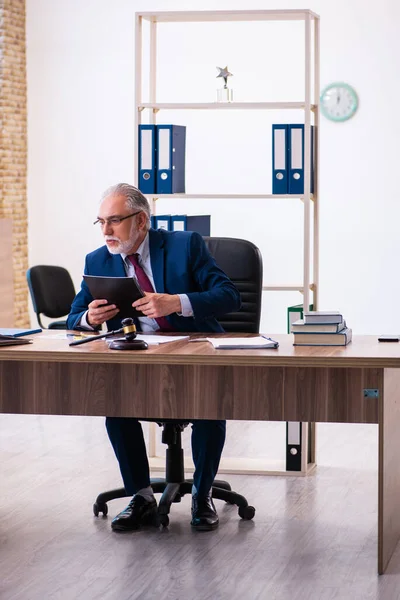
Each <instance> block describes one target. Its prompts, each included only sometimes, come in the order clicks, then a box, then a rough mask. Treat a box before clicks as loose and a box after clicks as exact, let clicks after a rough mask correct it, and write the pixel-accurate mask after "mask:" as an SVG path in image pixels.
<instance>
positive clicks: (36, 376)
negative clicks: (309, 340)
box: [0, 331, 400, 423]
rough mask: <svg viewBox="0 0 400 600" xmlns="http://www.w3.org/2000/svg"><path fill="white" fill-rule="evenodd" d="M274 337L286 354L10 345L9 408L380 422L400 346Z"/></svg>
mask: <svg viewBox="0 0 400 600" xmlns="http://www.w3.org/2000/svg"><path fill="white" fill-rule="evenodd" d="M192 337H199V336H198V335H195V336H192ZM228 337H233V336H232V335H228ZM274 337H275V338H276V339H278V340H279V342H280V347H279V349H278V350H214V348H212V346H211V344H209V343H208V342H196V343H189V342H188V341H187V340H182V341H177V342H173V343H170V344H165V345H159V346H155V347H150V348H149V350H144V351H134V352H130V351H115V350H109V349H108V346H107V344H106V342H105V341H101V340H96V341H94V342H91V343H89V344H85V345H82V346H77V347H74V348H70V347H69V346H68V340H67V339H60V333H59V332H58V333H53V332H48V331H46V332H43V333H41V334H37V335H34V336H32V339H33V344H31V345H29V346H16V347H5V348H0V411H1V412H9V413H32V414H67V415H93V416H98V415H104V416H106V415H108V416H113V415H119V416H136V417H142V418H145V417H147V418H148V417H158V418H183V419H190V418H192V419H193V418H207V419H222V418H224V419H234V420H241V419H244V420H271V421H307V422H346V423H378V406H379V403H378V401H377V396H376V394H374V393H372V394H371V395H370V393H369V392H368V393H367V394H366V393H365V390H381V391H382V389H383V369H384V368H385V367H400V346H399V348H398V349H397V348H394V345H390V344H379V343H378V341H377V340H376V338H374V337H372V336H365V337H359V338H357V337H356V338H355V339H354V340H353V342H352V344H350V346H348V347H346V348H341V347H294V346H293V345H292V336H291V335H282V336H279V335H278V336H274ZM396 350H397V352H396ZM399 373H400V371H399ZM378 395H379V392H378Z"/></svg>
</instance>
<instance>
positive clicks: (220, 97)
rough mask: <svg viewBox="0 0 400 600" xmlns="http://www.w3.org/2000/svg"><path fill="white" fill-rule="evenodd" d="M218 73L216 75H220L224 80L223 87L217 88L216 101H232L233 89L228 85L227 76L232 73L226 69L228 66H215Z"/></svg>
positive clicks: (230, 75)
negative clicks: (222, 67)
mask: <svg viewBox="0 0 400 600" xmlns="http://www.w3.org/2000/svg"><path fill="white" fill-rule="evenodd" d="M217 69H218V71H219V73H218V75H217V79H218V77H222V79H223V80H224V87H223V88H218V89H217V102H233V90H232V88H229V87H228V77H232V73H230V72H229V71H228V67H225V68H224V69H221V67H217Z"/></svg>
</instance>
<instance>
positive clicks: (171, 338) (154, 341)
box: [106, 333, 189, 346]
mask: <svg viewBox="0 0 400 600" xmlns="http://www.w3.org/2000/svg"><path fill="white" fill-rule="evenodd" d="M188 338H189V336H188V335H157V334H154V335H145V334H144V333H138V334H137V336H136V338H135V339H136V340H143V341H144V342H147V343H148V345H149V346H157V345H158V344H166V343H167V342H177V341H178V340H187V339H188ZM106 339H107V341H108V342H111V341H113V342H114V341H115V340H124V339H125V338H124V337H118V338H106Z"/></svg>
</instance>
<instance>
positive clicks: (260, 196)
mask: <svg viewBox="0 0 400 600" xmlns="http://www.w3.org/2000/svg"><path fill="white" fill-rule="evenodd" d="M143 195H144V196H146V198H152V199H153V200H159V199H162V198H169V199H171V198H193V199H195V198H198V199H201V200H207V199H208V198H213V199H214V198H222V199H225V200H237V199H239V198H250V199H255V200H258V199H270V200H272V199H274V200H275V199H277V198H288V199H289V198H290V199H292V200H293V199H299V198H300V199H303V198H304V194H300V195H296V194H143ZM310 198H311V199H312V198H313V195H312V194H310Z"/></svg>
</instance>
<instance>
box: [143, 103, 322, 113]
mask: <svg viewBox="0 0 400 600" xmlns="http://www.w3.org/2000/svg"><path fill="white" fill-rule="evenodd" d="M315 107H316V105H315V104H311V105H310V110H315ZM137 108H138V110H139V111H142V110H144V109H145V108H149V109H151V110H162V109H164V110H175V109H184V110H186V109H189V110H246V109H247V110H254V109H256V110H257V109H258V110H278V109H289V110H290V109H303V110H304V109H305V108H306V104H305V102H161V103H155V104H153V103H147V102H145V103H143V104H138V107H137Z"/></svg>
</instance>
